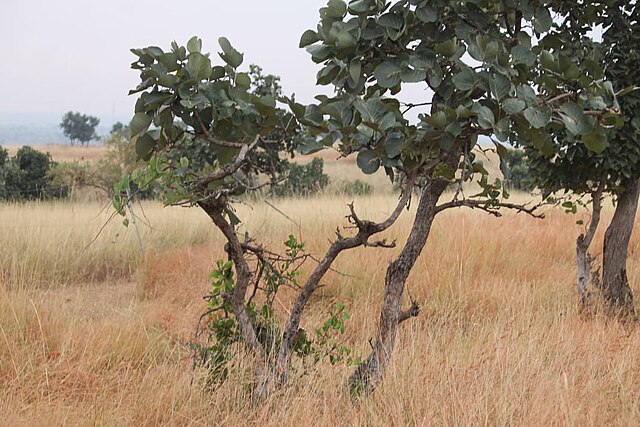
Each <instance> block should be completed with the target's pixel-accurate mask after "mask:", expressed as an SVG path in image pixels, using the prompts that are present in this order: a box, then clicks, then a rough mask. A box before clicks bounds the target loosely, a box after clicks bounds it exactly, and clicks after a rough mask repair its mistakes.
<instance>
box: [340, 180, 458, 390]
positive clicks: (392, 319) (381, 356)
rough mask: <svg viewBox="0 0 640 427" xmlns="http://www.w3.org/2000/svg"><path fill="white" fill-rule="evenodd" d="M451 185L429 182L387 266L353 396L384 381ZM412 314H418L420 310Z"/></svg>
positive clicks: (352, 383)
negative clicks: (406, 298)
mask: <svg viewBox="0 0 640 427" xmlns="http://www.w3.org/2000/svg"><path fill="white" fill-rule="evenodd" d="M447 185H448V182H447V181H444V180H429V181H428V183H427V184H426V185H425V187H424V188H423V190H422V194H421V196H420V202H419V204H418V207H417V211H416V216H415V219H414V221H413V227H412V228H411V233H410V234H409V238H408V240H407V243H406V244H405V245H404V247H403V248H402V251H401V252H400V254H399V255H398V257H397V258H396V259H395V260H394V261H392V262H391V263H390V264H389V266H388V268H387V273H386V276H385V286H384V300H383V303H382V308H381V310H380V321H379V325H378V332H377V335H376V339H375V342H374V344H373V349H372V351H371V354H370V355H369V357H367V359H365V360H364V361H363V362H362V363H361V364H360V365H359V366H358V367H357V369H356V370H355V372H354V373H353V374H352V375H351V377H350V378H349V381H348V385H349V389H350V392H351V395H352V396H353V397H358V396H359V395H363V394H368V393H370V392H371V391H372V390H373V389H374V388H375V386H376V385H377V384H378V383H379V382H380V380H381V379H382V377H383V376H384V373H385V371H386V369H387V367H388V365H389V362H390V360H391V355H392V353H393V349H394V347H395V343H396V336H397V332H398V325H399V324H400V322H401V321H403V320H405V319H407V318H409V317H411V316H407V315H404V312H403V311H402V310H401V308H402V295H403V293H404V287H405V283H406V280H407V277H408V276H409V273H410V272H411V269H412V268H413V265H414V264H415V262H416V260H417V259H418V256H419V255H420V253H421V252H422V249H423V248H424V245H425V243H426V242H427V238H428V237H429V232H430V230H431V224H432V223H433V219H434V217H435V214H436V205H437V203H438V200H439V199H440V196H441V195H442V193H443V192H444V190H445V189H446V188H447ZM412 315H414V316H415V315H417V310H416V311H414V312H413V313H412Z"/></svg>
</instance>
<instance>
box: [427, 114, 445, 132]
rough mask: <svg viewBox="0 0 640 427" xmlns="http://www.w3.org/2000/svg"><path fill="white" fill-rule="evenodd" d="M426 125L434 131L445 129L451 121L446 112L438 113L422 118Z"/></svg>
mask: <svg viewBox="0 0 640 427" xmlns="http://www.w3.org/2000/svg"><path fill="white" fill-rule="evenodd" d="M422 120H423V121H424V122H425V123H428V124H429V125H430V126H431V127H432V128H434V129H444V128H445V127H446V126H447V125H448V124H449V119H447V115H446V114H445V113H444V111H437V112H435V113H434V114H431V115H425V116H424V117H422Z"/></svg>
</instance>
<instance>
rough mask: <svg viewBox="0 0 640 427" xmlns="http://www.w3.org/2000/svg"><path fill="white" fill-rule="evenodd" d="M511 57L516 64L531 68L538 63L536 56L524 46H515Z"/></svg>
mask: <svg viewBox="0 0 640 427" xmlns="http://www.w3.org/2000/svg"><path fill="white" fill-rule="evenodd" d="M511 57H512V61H513V63H514V64H524V65H526V66H527V67H531V66H533V64H535V63H536V54H535V53H533V52H532V51H531V50H530V49H529V48H527V47H525V46H522V45H517V46H514V47H513V48H512V49H511Z"/></svg>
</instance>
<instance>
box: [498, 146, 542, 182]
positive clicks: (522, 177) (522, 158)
mask: <svg viewBox="0 0 640 427" xmlns="http://www.w3.org/2000/svg"><path fill="white" fill-rule="evenodd" d="M503 161H504V162H506V165H507V170H508V174H507V176H505V177H504V178H505V182H506V184H507V186H508V187H509V188H511V189H513V190H520V191H533V189H534V188H535V185H534V183H533V179H532V177H531V165H530V162H529V158H528V157H527V156H526V155H525V153H524V151H522V150H516V149H512V150H508V151H507V154H506V156H505V157H504V159H503Z"/></svg>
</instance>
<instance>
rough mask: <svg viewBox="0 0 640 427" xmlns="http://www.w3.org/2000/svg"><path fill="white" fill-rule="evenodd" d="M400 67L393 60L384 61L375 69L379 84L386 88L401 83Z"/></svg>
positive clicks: (374, 72) (374, 73)
mask: <svg viewBox="0 0 640 427" xmlns="http://www.w3.org/2000/svg"><path fill="white" fill-rule="evenodd" d="M400 73H401V70H400V67H398V66H397V65H396V64H394V63H393V62H383V63H382V64H380V65H378V66H377V67H376V69H375V70H374V71H373V75H374V76H375V78H376V80H377V81H378V84H379V85H380V86H382V87H384V88H391V87H393V86H395V85H397V84H398V83H400Z"/></svg>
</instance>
